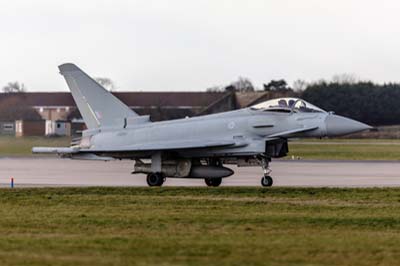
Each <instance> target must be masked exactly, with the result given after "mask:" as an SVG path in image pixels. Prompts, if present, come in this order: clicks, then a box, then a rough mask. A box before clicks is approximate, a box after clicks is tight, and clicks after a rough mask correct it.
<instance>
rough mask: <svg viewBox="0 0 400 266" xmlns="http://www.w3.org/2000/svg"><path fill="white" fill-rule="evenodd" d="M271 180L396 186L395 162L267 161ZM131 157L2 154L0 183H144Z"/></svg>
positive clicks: (232, 180) (244, 178)
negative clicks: (82, 158)
mask: <svg viewBox="0 0 400 266" xmlns="http://www.w3.org/2000/svg"><path fill="white" fill-rule="evenodd" d="M271 168H272V177H273V178H274V186H304V187H395V186H399V187H400V162H379V161H371V162H354V161H273V162H272V163H271ZM132 169H133V162H132V161H111V162H101V161H75V160H69V159H58V158H2V159H0V185H1V186H2V187H8V186H9V184H10V178H11V177H13V178H14V180H15V181H14V182H15V187H47V186H147V184H146V181H145V176H144V175H131V174H130V172H131V171H132ZM232 169H233V170H234V171H235V175H233V176H231V177H229V178H226V179H224V181H223V183H222V185H223V186H260V178H261V176H262V171H261V168H259V167H251V168H237V167H232ZM164 185H165V186H205V184H204V181H203V180H201V179H200V180H196V179H174V178H169V179H167V181H166V182H165V183H164Z"/></svg>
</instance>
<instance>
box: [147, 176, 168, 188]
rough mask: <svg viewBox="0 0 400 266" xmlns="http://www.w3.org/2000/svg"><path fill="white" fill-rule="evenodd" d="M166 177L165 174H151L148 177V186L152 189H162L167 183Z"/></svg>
mask: <svg viewBox="0 0 400 266" xmlns="http://www.w3.org/2000/svg"><path fill="white" fill-rule="evenodd" d="M165 179H166V178H165V175H164V174H163V173H150V174H148V175H147V179H146V181H147V184H148V185H149V186H150V187H161V186H162V184H164V182H165Z"/></svg>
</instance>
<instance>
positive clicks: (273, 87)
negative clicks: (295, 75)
mask: <svg viewBox="0 0 400 266" xmlns="http://www.w3.org/2000/svg"><path fill="white" fill-rule="evenodd" d="M263 87H264V90H265V91H279V92H287V91H292V89H291V88H290V87H289V86H288V84H287V82H286V80H284V79H278V80H271V81H270V82H269V83H268V84H263Z"/></svg>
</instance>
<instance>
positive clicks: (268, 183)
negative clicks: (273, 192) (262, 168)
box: [261, 175, 274, 187]
mask: <svg viewBox="0 0 400 266" xmlns="http://www.w3.org/2000/svg"><path fill="white" fill-rule="evenodd" d="M273 183H274V180H273V179H272V177H270V176H269V175H267V176H263V177H262V178H261V185H262V186H263V187H272V184H273Z"/></svg>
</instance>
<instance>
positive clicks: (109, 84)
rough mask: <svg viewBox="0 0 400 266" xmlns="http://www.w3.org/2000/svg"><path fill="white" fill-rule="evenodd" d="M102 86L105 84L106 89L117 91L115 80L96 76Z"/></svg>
mask: <svg viewBox="0 0 400 266" xmlns="http://www.w3.org/2000/svg"><path fill="white" fill-rule="evenodd" d="M94 80H96V81H97V82H98V83H99V84H100V85H101V86H103V87H104V88H105V89H106V90H108V91H115V89H116V86H115V84H114V81H112V80H111V79H109V78H101V77H98V78H94Z"/></svg>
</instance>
